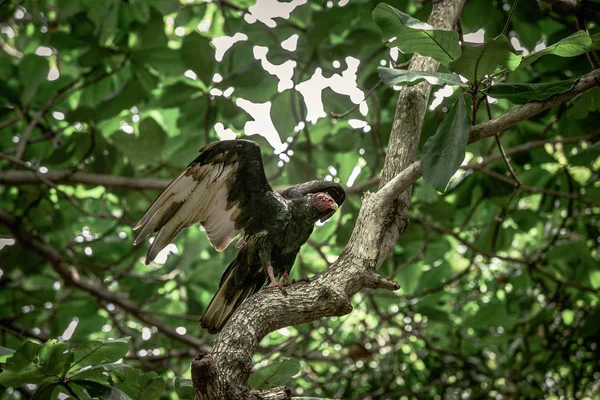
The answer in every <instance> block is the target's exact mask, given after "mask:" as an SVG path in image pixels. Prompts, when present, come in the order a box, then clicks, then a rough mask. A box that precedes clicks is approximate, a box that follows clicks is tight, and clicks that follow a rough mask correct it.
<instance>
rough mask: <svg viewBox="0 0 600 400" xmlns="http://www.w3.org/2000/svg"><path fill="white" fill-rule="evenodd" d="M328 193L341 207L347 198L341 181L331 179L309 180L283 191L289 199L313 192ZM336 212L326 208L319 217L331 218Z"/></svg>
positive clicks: (321, 218)
mask: <svg viewBox="0 0 600 400" xmlns="http://www.w3.org/2000/svg"><path fill="white" fill-rule="evenodd" d="M319 192H323V193H327V194H328V195H330V196H331V197H332V198H333V200H335V202H336V203H337V205H338V206H339V207H341V206H342V203H344V200H346V192H345V191H344V188H343V187H342V185H340V184H339V183H335V182H330V181H319V180H316V181H309V182H304V183H299V184H297V185H294V186H291V187H289V188H287V189H286V190H284V191H283V192H281V195H282V196H283V197H284V198H286V199H288V200H291V199H294V198H298V197H303V196H305V195H307V194H311V193H319ZM334 213H335V211H334V210H325V211H321V212H320V213H319V219H320V220H321V221H325V220H326V219H328V218H330V217H331V216H332V215H333V214H334Z"/></svg>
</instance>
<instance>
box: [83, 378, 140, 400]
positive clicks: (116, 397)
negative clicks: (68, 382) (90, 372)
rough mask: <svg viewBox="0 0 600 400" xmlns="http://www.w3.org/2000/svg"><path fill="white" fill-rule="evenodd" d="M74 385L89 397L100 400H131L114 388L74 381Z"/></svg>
mask: <svg viewBox="0 0 600 400" xmlns="http://www.w3.org/2000/svg"><path fill="white" fill-rule="evenodd" d="M72 382H73V383H74V384H76V385H79V386H80V387H81V388H83V389H84V390H85V391H86V392H87V393H88V394H89V395H90V396H91V397H93V398H98V399H102V400H133V399H132V398H131V397H129V396H128V395H127V394H126V393H124V392H123V391H122V390H120V389H117V388H116V387H112V386H107V385H103V384H101V383H98V382H94V381H87V380H79V379H75V380H73V381H72Z"/></svg>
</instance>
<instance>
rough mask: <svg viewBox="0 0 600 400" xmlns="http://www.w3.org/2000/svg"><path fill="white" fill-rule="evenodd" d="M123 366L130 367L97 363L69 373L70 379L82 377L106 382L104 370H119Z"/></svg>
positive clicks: (123, 365) (124, 365) (123, 367)
mask: <svg viewBox="0 0 600 400" xmlns="http://www.w3.org/2000/svg"><path fill="white" fill-rule="evenodd" d="M125 368H131V366H130V365H127V364H98V365H94V366H92V367H90V368H86V369H85V370H83V371H81V372H77V373H75V374H69V375H68V376H69V377H70V378H71V379H83V380H88V381H94V382H98V383H103V384H108V376H107V375H106V372H110V371H114V370H120V369H125Z"/></svg>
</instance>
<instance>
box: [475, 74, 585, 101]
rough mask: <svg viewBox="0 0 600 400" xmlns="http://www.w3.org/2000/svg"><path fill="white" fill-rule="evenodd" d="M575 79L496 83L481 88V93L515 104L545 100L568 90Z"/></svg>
mask: <svg viewBox="0 0 600 400" xmlns="http://www.w3.org/2000/svg"><path fill="white" fill-rule="evenodd" d="M575 82H576V79H569V80H566V81H560V82H547V83H497V84H495V85H492V86H490V87H489V88H486V89H484V90H483V93H485V94H487V95H489V96H492V97H495V98H497V99H506V100H508V101H510V102H512V103H515V104H525V103H528V102H530V101H540V100H546V99H548V98H550V97H552V96H554V95H555V94H561V93H564V92H567V91H569V90H570V89H571V88H572V87H573V85H574V84H575Z"/></svg>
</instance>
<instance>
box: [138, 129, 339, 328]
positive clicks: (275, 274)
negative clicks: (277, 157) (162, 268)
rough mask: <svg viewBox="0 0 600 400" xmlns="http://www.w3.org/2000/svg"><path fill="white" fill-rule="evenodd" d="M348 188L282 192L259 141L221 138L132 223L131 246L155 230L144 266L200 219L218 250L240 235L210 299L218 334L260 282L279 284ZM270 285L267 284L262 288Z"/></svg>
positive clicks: (319, 186) (313, 185)
mask: <svg viewBox="0 0 600 400" xmlns="http://www.w3.org/2000/svg"><path fill="white" fill-rule="evenodd" d="M345 198H346V194H345V192H344V189H343V188H342V186H340V185H339V184H337V183H335V182H328V181H318V180H317V181H310V182H306V183H301V184H298V185H295V186H292V187H290V188H288V189H287V190H285V191H283V192H282V193H278V192H277V191H275V190H273V188H272V187H271V186H270V185H269V182H268V181H267V178H266V176H265V172H264V169H263V162H262V157H261V152H260V147H259V146H258V144H257V143H255V142H253V141H250V140H242V139H237V140H223V141H220V142H214V143H211V144H209V145H207V146H205V147H203V148H202V149H201V150H200V155H199V156H198V157H197V158H196V159H195V160H194V161H192V162H191V163H190V164H189V165H188V167H187V168H186V169H185V170H184V171H183V172H182V173H181V174H179V176H177V177H176V178H175V179H174V180H173V181H172V182H171V183H170V184H169V185H168V186H167V188H166V189H165V190H164V191H163V192H162V193H161V194H160V195H159V196H158V198H157V199H156V200H155V201H154V202H153V203H152V205H151V206H150V208H149V209H148V211H146V213H145V214H144V216H143V217H142V219H141V220H140V221H139V222H138V223H137V224H136V225H135V227H134V230H139V233H138V235H137V237H136V238H135V241H134V244H136V245H137V244H139V243H140V242H142V241H143V240H144V239H145V238H146V237H148V235H150V234H151V233H154V232H157V234H156V236H155V237H154V241H153V242H152V244H151V245H150V249H149V250H148V255H147V257H146V264H148V263H150V262H152V260H154V258H155V257H156V255H157V254H158V253H159V252H160V251H161V250H162V249H163V248H164V247H165V246H167V245H168V244H169V243H171V242H172V241H173V239H174V238H175V237H176V236H177V234H178V233H179V232H181V230H182V229H184V228H187V227H189V226H191V225H193V224H195V223H200V224H201V225H202V226H203V227H204V230H205V231H206V235H207V236H208V239H209V241H210V243H211V244H212V245H213V246H214V247H215V249H216V250H217V251H223V250H225V249H226V248H227V247H228V246H229V245H230V244H231V242H232V241H233V240H234V239H235V238H236V237H237V236H238V234H241V235H240V238H239V239H238V240H237V242H236V245H235V247H236V248H237V249H238V250H239V251H238V253H237V256H236V257H235V259H234V260H233V261H232V262H231V264H229V267H227V269H226V270H225V272H224V273H223V276H222V277H221V282H220V283H219V289H218V290H217V292H216V294H215V295H214V297H213V298H212V300H211V302H210V304H209V305H208V307H207V309H206V311H205V312H204V315H203V316H202V319H201V320H200V322H201V324H202V327H204V328H206V329H207V330H208V331H209V332H210V333H216V332H219V331H220V330H221V329H222V328H223V326H224V325H225V323H226V322H227V320H228V319H229V317H230V316H231V314H232V313H233V312H234V311H235V309H236V308H237V307H238V306H239V305H240V304H242V302H243V301H244V300H246V299H247V298H248V297H250V296H251V295H253V294H254V293H256V292H258V291H259V290H261V289H262V288H263V287H265V286H266V287H278V288H280V289H281V290H282V292H283V293H285V289H283V286H284V285H283V284H282V283H281V282H279V280H280V279H281V278H283V280H284V281H285V282H286V283H288V282H289V280H288V274H289V272H290V270H291V268H292V265H293V264H294V260H295V259H296V255H297V254H298V252H299V251H300V247H301V246H302V245H303V244H304V243H305V242H306V241H307V240H308V238H309V236H310V235H311V233H312V231H313V229H314V226H315V223H316V222H317V221H321V222H324V221H326V220H327V219H329V218H330V217H331V216H332V215H333V214H334V213H335V212H336V211H337V209H338V207H339V206H341V205H342V203H343V202H344V200H345ZM267 285H268V286H267Z"/></svg>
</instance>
